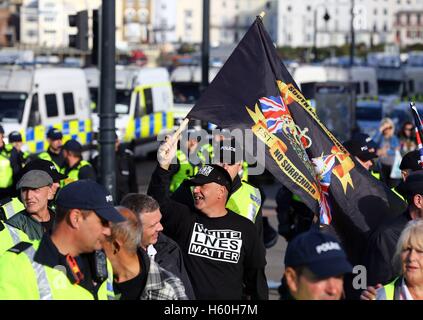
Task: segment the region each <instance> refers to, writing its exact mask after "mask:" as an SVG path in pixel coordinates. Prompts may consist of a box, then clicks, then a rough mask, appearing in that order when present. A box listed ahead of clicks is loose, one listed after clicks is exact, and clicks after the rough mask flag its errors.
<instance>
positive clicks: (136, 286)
mask: <svg viewBox="0 0 423 320" xmlns="http://www.w3.org/2000/svg"><path fill="white" fill-rule="evenodd" d="M138 259H139V261H140V265H141V272H140V273H139V274H138V275H137V276H136V277H135V278H132V279H130V280H128V281H124V282H119V283H118V282H114V283H113V290H114V292H115V294H116V296H119V295H120V299H119V300H139V299H140V297H141V294H142V292H143V291H144V288H145V285H146V284H147V275H148V269H147V268H148V267H147V265H146V264H145V262H144V260H143V259H142V257H141V255H140V254H138Z"/></svg>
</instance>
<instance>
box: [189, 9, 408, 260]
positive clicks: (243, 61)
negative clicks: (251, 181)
mask: <svg viewBox="0 0 423 320" xmlns="http://www.w3.org/2000/svg"><path fill="white" fill-rule="evenodd" d="M187 117H188V118H189V119H200V120H207V121H209V122H211V123H215V124H216V125H218V126H219V127H222V128H227V129H229V130H232V129H234V128H239V129H244V130H252V131H253V133H254V135H255V136H256V137H257V138H258V139H257V140H258V141H259V143H264V144H265V150H266V152H265V157H264V159H261V160H260V159H259V162H261V165H265V167H266V168H267V169H268V170H269V171H270V172H271V173H272V174H273V175H274V176H275V177H276V178H277V179H278V180H279V181H280V182H281V183H282V184H283V185H285V186H286V187H287V188H288V189H289V190H291V191H292V192H293V193H294V194H296V195H298V196H299V197H300V198H301V199H302V200H303V202H304V203H305V204H306V205H307V206H308V207H309V208H310V209H311V210H312V211H313V212H314V213H315V215H316V217H315V221H320V224H321V225H332V226H333V227H334V228H335V230H336V233H337V234H338V236H339V237H340V239H341V240H342V244H343V246H344V248H345V250H346V252H347V254H348V257H349V260H350V261H351V262H352V263H353V264H359V263H360V262H361V260H362V252H363V248H364V247H365V246H366V242H367V239H368V236H369V234H370V233H371V232H372V230H374V229H375V228H376V227H377V226H379V225H380V223H381V221H384V220H385V219H388V218H389V217H391V216H396V215H398V214H400V213H401V212H402V211H403V210H404V208H405V205H404V204H403V203H402V201H401V200H400V199H399V198H398V197H397V196H395V195H394V194H393V193H392V192H391V191H390V190H389V189H388V188H387V187H386V186H385V185H384V184H383V183H381V182H380V181H377V180H376V179H374V178H372V177H371V175H370V173H369V172H368V171H367V170H366V169H365V168H364V167H362V166H361V165H359V164H358V162H357V161H356V160H355V159H354V158H353V157H351V155H350V154H349V153H348V151H347V150H346V149H345V148H344V147H343V145H342V144H341V143H340V142H339V141H338V140H337V139H336V138H335V137H334V136H333V135H332V133H331V132H329V130H328V129H327V128H326V127H325V126H324V125H323V124H322V123H321V121H320V120H319V119H318V118H317V116H316V113H315V111H314V110H313V109H312V108H311V106H310V105H309V104H308V102H307V100H306V99H305V98H304V96H303V95H302V93H301V92H300V91H299V89H298V86H297V85H296V83H295V82H294V80H293V79H292V77H291V75H290V74H289V72H288V71H287V69H286V68H285V66H284V65H283V64H282V62H281V59H280V58H279V57H278V55H277V52H276V50H275V48H274V46H273V43H272V40H271V39H270V37H269V35H268V34H267V32H266V31H265V29H264V27H263V23H262V21H261V18H260V17H258V18H257V19H256V21H255V22H254V23H253V25H252V26H251V27H250V29H249V30H248V32H247V33H246V35H245V36H244V38H243V39H242V40H241V42H240V43H239V44H238V46H237V48H236V49H235V50H234V52H233V53H232V55H231V56H230V57H229V59H228V60H227V62H226V63H225V65H224V66H223V67H222V68H221V70H220V72H219V73H218V74H217V76H216V77H215V78H214V80H213V82H212V83H211V84H210V85H209V87H208V88H207V90H206V91H205V92H204V93H203V95H202V96H201V97H200V99H199V100H198V102H197V103H196V105H195V106H194V107H193V108H192V109H191V111H190V112H189V114H188V115H187ZM247 143H248V142H247Z"/></svg>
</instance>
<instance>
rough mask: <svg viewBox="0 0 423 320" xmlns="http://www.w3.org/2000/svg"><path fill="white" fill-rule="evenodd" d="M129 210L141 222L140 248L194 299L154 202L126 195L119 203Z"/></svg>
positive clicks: (180, 259) (172, 242)
mask: <svg viewBox="0 0 423 320" xmlns="http://www.w3.org/2000/svg"><path fill="white" fill-rule="evenodd" d="M120 204H121V205H122V206H123V207H126V208H128V209H131V210H132V211H133V212H135V214H136V215H137V216H138V218H139V220H140V222H141V228H142V239H141V247H142V248H143V250H144V251H146V252H148V255H149V256H150V257H152V258H153V259H154V261H156V262H157V263H158V264H159V265H160V266H161V267H162V268H163V269H165V270H167V271H170V272H171V273H173V274H174V275H175V276H177V277H178V278H179V279H181V281H182V282H183V284H184V287H185V293H186V295H187V297H188V299H190V300H194V299H195V294H194V290H193V289H192V285H191V281H190V279H189V277H188V274H187V271H186V269H185V264H184V259H183V256H182V252H181V249H180V248H179V246H178V244H177V243H176V242H175V241H173V240H172V239H171V238H169V237H167V236H165V235H164V234H163V233H162V231H163V226H162V224H161V223H160V220H161V218H162V214H161V213H160V207H159V204H158V203H157V201H156V200H154V199H153V198H152V197H150V196H147V195H145V194H135V193H130V194H127V195H126V196H125V197H124V198H123V199H122V201H121V203H120Z"/></svg>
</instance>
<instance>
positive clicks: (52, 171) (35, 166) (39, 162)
mask: <svg viewBox="0 0 423 320" xmlns="http://www.w3.org/2000/svg"><path fill="white" fill-rule="evenodd" d="M32 170H41V171H45V172H47V173H48V174H49V175H50V177H51V178H52V179H53V182H60V180H62V179H65V178H67V177H68V176H67V175H65V174H63V173H60V172H59V171H57V168H56V166H55V165H54V163H53V162H51V161H48V160H43V159H34V160H31V161H30V162H28V163H27V164H26V165H25V166H24V167H23V169H22V170H21V173H20V174H21V175H24V174H25V173H27V172H29V171H32Z"/></svg>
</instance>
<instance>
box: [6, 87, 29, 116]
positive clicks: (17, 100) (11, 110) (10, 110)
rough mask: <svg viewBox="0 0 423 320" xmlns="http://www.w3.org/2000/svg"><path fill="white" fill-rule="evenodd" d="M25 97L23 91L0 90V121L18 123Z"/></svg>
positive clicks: (23, 107)
mask: <svg viewBox="0 0 423 320" xmlns="http://www.w3.org/2000/svg"><path fill="white" fill-rule="evenodd" d="M27 97H28V95H27V94H26V93H24V92H0V122H3V123H20V122H21V121H22V116H23V112H24V109H25V101H26V98H27Z"/></svg>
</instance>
